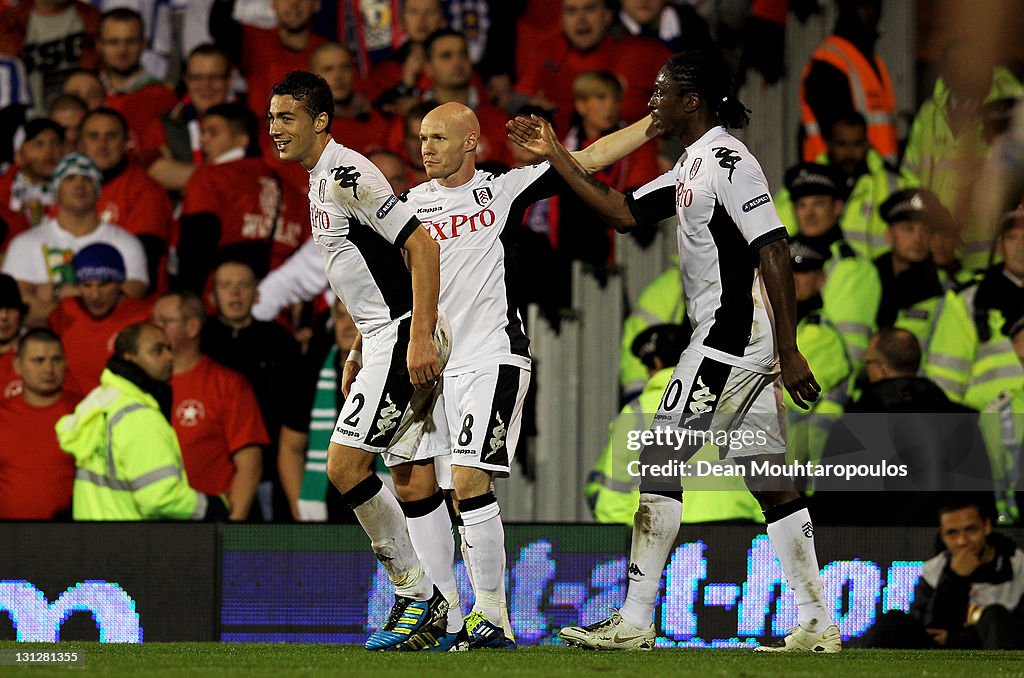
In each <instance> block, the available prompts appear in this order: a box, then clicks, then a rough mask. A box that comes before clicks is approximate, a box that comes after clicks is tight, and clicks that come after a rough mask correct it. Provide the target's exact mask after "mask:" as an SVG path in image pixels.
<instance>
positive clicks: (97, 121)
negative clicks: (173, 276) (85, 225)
mask: <svg viewBox="0 0 1024 678" xmlns="http://www.w3.org/2000/svg"><path fill="white" fill-rule="evenodd" d="M81 148H82V152H83V153H85V154H86V155H87V156H89V159H90V160H92V161H93V162H94V163H96V167H98V168H99V170H100V172H102V174H103V184H102V185H103V188H102V190H101V191H100V199H99V202H98V203H97V204H96V211H97V212H98V213H99V216H100V220H101V221H105V222H107V223H110V224H116V225H118V226H120V227H121V228H123V229H124V230H126V231H128V232H129V233H131V234H132V235H134V236H135V237H136V238H138V239H139V242H140V243H141V244H142V248H143V249H144V250H145V252H146V271H147V273H148V276H149V281H150V284H151V286H152V287H156V286H157V285H158V283H159V282H160V278H161V277H162V276H163V271H164V268H165V266H166V264H165V261H166V257H167V247H168V243H169V242H170V240H171V236H172V234H173V232H174V218H173V217H172V216H171V213H172V211H173V209H174V208H173V206H172V205H171V199H170V198H169V197H167V192H166V191H164V189H163V188H161V187H160V185H159V184H158V183H156V182H155V181H153V180H152V179H151V178H150V177H149V175H148V174H146V171H145V170H144V169H142V167H141V166H139V164H138V163H136V162H135V161H133V160H132V159H131V158H130V157H129V156H128V154H127V152H126V151H127V148H128V123H127V121H126V120H125V119H124V116H122V115H121V114H120V113H118V112H117V111H115V110H114V109H112V108H97V109H96V110H95V111H90V112H89V113H88V114H87V115H86V116H85V118H84V119H83V120H82V142H81ZM162 264H163V265H162Z"/></svg>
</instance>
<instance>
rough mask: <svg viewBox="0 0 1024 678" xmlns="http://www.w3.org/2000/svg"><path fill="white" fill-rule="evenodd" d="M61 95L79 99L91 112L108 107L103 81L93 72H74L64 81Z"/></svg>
mask: <svg viewBox="0 0 1024 678" xmlns="http://www.w3.org/2000/svg"><path fill="white" fill-rule="evenodd" d="M61 94H70V95H71V96H76V97H78V98H79V99H81V100H82V103H84V104H85V107H86V109H87V110H90V111H95V110H96V109H97V108H100V107H102V106H106V105H107V92H106V90H105V89H104V88H103V81H101V80H100V76H98V75H96V73H95V72H93V71H74V72H73V73H72V74H71V75H69V76H68V79H67V80H65V81H64V86H63V87H62V88H61Z"/></svg>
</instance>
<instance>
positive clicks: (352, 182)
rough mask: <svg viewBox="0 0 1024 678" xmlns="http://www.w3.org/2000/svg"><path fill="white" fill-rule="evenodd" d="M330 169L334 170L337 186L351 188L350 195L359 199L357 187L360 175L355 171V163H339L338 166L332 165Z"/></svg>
mask: <svg viewBox="0 0 1024 678" xmlns="http://www.w3.org/2000/svg"><path fill="white" fill-rule="evenodd" d="M331 171H332V172H334V180H335V181H337V182H338V186H340V187H341V188H351V189H352V197H353V198H354V199H356V200H359V194H358V193H357V190H358V189H359V184H358V180H359V177H361V176H362V174H360V173H359V172H357V171H356V167H355V165H339V166H338V167H332V168H331Z"/></svg>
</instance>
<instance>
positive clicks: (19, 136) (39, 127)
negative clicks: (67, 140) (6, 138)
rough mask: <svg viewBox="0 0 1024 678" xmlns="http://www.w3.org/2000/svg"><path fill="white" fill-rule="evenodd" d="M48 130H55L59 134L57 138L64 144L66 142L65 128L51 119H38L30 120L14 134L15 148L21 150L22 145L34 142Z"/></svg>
mask: <svg viewBox="0 0 1024 678" xmlns="http://www.w3.org/2000/svg"><path fill="white" fill-rule="evenodd" d="M48 129H49V130H53V131H54V132H55V133H56V134H57V138H58V139H60V140H61V141H62V142H63V141H64V128H63V127H61V126H60V125H58V124H57V123H55V122H54V121H53V120H50V119H49V118H36V119H35V120H29V121H28V122H26V123H25V124H24V125H22V126H21V127H19V128H18V129H17V131H16V132H15V133H14V142H13V147H14V148H15V149H18V148H21V145H22V144H24V143H25V142H26V141H32V140H33V139H35V138H36V137H37V136H39V135H40V134H42V133H43V132H45V131H46V130H48Z"/></svg>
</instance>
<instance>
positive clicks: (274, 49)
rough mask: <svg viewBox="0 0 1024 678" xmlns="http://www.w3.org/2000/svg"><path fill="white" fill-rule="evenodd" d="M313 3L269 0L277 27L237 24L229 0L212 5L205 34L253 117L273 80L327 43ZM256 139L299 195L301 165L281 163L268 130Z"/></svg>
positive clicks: (305, 179)
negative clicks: (234, 73)
mask: <svg viewBox="0 0 1024 678" xmlns="http://www.w3.org/2000/svg"><path fill="white" fill-rule="evenodd" d="M319 5H320V2H319V0H291V1H290V2H281V1H280V0H277V1H275V2H273V3H271V7H272V8H273V10H274V16H275V17H276V19H277V25H276V26H275V27H274V28H257V27H255V26H249V25H241V24H239V23H238V22H237V21H235V20H234V18H232V10H233V9H234V7H235V0H227V1H226V2H216V3H214V5H213V10H212V11H211V14H210V32H211V33H212V35H213V38H214V42H216V44H217V45H219V46H220V47H221V48H222V49H224V51H225V52H227V54H228V56H229V57H230V58H231V60H232V62H233V63H234V64H235V65H236V66H238V69H239V71H240V72H241V73H242V76H243V77H245V81H246V84H247V86H248V93H247V95H246V100H245V103H246V105H247V106H248V107H249V110H250V111H252V113H254V114H255V115H256V117H257V118H258V119H260V120H263V118H264V115H265V114H266V112H267V105H268V102H269V100H270V89H271V87H273V86H274V83H275V82H277V81H279V80H281V79H283V78H284V76H285V75H287V74H288V73H289V72H290V71H294V70H304V69H306V68H308V67H309V57H310V55H311V54H312V53H313V50H314V49H316V48H317V47H318V46H319V45H321V44H322V43H324V42H326V41H327V40H326V38H324V37H323V36H320V35H317V34H316V33H314V32H313V15H314V14H315V13H316V11H317V8H318V7H319ZM258 137H259V138H258V139H257V140H256V141H257V142H258V143H259V145H260V148H261V149H262V150H263V157H264V158H265V159H266V161H267V163H269V164H270V165H271V167H273V168H274V169H275V170H276V171H277V172H278V174H280V175H281V178H282V179H284V180H285V181H286V182H289V183H291V184H292V185H293V186H294V187H295V188H296V189H297V190H301V191H302V193H303V195H305V193H306V190H307V188H308V183H309V175H308V173H307V172H306V171H305V169H303V167H302V166H301V165H299V163H296V162H283V161H282V160H281V159H280V157H279V156H278V154H277V147H276V146H275V145H274V144H273V143H271V140H270V135H269V134H267V133H266V132H263V133H262V134H259V135H258Z"/></svg>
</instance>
